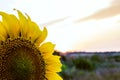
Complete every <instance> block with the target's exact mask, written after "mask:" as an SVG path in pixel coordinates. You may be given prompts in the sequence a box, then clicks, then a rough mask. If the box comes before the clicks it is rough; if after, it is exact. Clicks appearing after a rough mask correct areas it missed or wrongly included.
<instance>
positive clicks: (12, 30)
mask: <svg viewBox="0 0 120 80" xmlns="http://www.w3.org/2000/svg"><path fill="white" fill-rule="evenodd" d="M0 15H2V21H3V24H4V27H5V29H6V31H7V33H8V34H9V36H10V37H11V38H13V37H17V36H18V34H19V30H20V29H19V28H20V25H19V21H18V19H17V18H16V16H14V15H12V14H7V13H5V12H0Z"/></svg>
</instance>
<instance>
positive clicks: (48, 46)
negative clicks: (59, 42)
mask: <svg viewBox="0 0 120 80" xmlns="http://www.w3.org/2000/svg"><path fill="white" fill-rule="evenodd" d="M54 47H55V45H54V44H52V43H51V42H46V43H44V44H42V45H41V46H40V47H39V50H40V52H41V54H42V56H43V57H44V58H45V59H46V58H48V57H49V56H51V55H52V53H53V52H54Z"/></svg>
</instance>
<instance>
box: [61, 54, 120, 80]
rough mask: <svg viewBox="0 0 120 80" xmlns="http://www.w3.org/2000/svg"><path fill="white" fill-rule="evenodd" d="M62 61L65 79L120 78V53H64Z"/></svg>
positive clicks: (94, 79)
mask: <svg viewBox="0 0 120 80" xmlns="http://www.w3.org/2000/svg"><path fill="white" fill-rule="evenodd" d="M112 54H113V53H112ZM61 62H62V64H63V66H62V72H61V73H59V74H60V75H61V77H63V80H120V55H119V53H118V55H111V54H110V55H108V54H98V53H97V54H92V55H84V56H83V55H82V56H81V55H78V54H77V56H75V54H72V55H62V56H61Z"/></svg>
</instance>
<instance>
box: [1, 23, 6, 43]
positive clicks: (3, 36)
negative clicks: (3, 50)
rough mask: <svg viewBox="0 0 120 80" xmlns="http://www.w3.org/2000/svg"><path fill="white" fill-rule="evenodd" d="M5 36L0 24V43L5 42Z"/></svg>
mask: <svg viewBox="0 0 120 80" xmlns="http://www.w3.org/2000/svg"><path fill="white" fill-rule="evenodd" d="M6 36H7V33H6V30H5V28H4V26H3V25H2V23H1V22H0V41H5V40H6Z"/></svg>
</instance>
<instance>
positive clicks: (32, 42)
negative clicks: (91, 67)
mask: <svg viewBox="0 0 120 80" xmlns="http://www.w3.org/2000/svg"><path fill="white" fill-rule="evenodd" d="M15 10H16V9H15ZM16 11H17V13H18V18H17V17H16V16H15V15H14V14H8V13H5V12H0V15H1V16H2V19H1V21H0V80H62V78H61V77H60V76H59V75H58V72H60V71H61V66H62V64H61V62H60V57H59V56H55V55H53V54H52V53H53V52H54V47H55V45H54V44H52V43H51V42H44V43H43V41H44V40H45V38H46V36H47V29H46V28H44V29H43V30H41V29H39V26H38V25H37V24H36V23H35V22H33V21H32V20H31V19H30V17H29V16H28V15H27V14H26V16H25V15H23V14H22V13H21V12H20V11H19V10H16Z"/></svg>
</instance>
